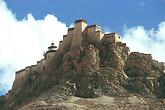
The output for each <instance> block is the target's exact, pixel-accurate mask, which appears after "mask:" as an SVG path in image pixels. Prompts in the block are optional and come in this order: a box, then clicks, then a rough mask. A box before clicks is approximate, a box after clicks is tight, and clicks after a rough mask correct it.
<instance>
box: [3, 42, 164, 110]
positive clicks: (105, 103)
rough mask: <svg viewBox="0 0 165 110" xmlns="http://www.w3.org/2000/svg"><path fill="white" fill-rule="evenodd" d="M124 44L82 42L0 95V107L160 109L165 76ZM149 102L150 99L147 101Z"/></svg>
mask: <svg viewBox="0 0 165 110" xmlns="http://www.w3.org/2000/svg"><path fill="white" fill-rule="evenodd" d="M155 62H156V61H155V60H153V59H152V57H151V55H148V54H143V53H137V52H133V53H130V50H129V48H128V47H126V46H125V45H118V44H116V45H115V44H108V43H96V44H85V45H83V46H81V47H77V48H75V49H74V50H71V51H68V52H66V53H65V54H63V55H58V56H56V57H54V58H53V59H52V60H51V61H50V63H49V64H48V65H47V66H46V67H45V69H44V70H43V71H40V72H37V71H36V72H34V73H30V74H29V75H28V76H27V77H26V78H25V79H24V80H23V82H21V87H20V88H19V89H15V88H16V87H15V85H14V86H13V89H12V90H11V91H9V94H8V95H7V96H3V97H0V106H1V109H4V110H8V109H23V110H24V109H58V110H59V109H99V110H100V109H110V108H111V109H135V108H136V109H163V107H164V105H165V101H164V99H163V98H165V74H164V72H163V71H164V69H163V68H161V67H160V66H159V65H158V64H159V62H156V63H155ZM151 99H152V100H151Z"/></svg>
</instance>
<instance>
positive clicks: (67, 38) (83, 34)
mask: <svg viewBox="0 0 165 110" xmlns="http://www.w3.org/2000/svg"><path fill="white" fill-rule="evenodd" d="M96 42H105V43H113V44H116V45H121V46H126V43H122V42H121V36H120V35H119V34H118V33H108V34H105V32H103V31H101V27H100V26H98V25H90V26H88V25H87V21H85V20H83V19H80V20H76V21H75V27H74V28H69V29H68V33H67V35H64V36H63V41H60V43H59V48H58V49H57V50H56V48H57V47H56V46H55V45H54V43H52V44H51V46H50V47H48V51H47V52H46V53H45V54H44V59H42V60H41V61H37V64H36V65H31V66H28V67H26V68H25V69H22V70H20V71H17V72H16V77H15V81H14V84H13V86H15V87H16V88H19V87H20V86H21V83H20V80H23V79H24V77H26V76H27V75H28V74H30V73H33V72H41V71H44V69H45V68H46V67H47V66H48V65H47V64H48V63H49V62H50V61H51V60H52V58H54V57H56V56H58V55H60V54H64V53H66V52H68V51H69V50H72V49H74V48H76V47H79V46H82V45H84V44H85V43H93V44H94V43H96ZM149 56H151V55H149ZM157 63H158V62H155V64H157ZM159 64H160V63H159ZM159 67H161V68H162V67H163V68H164V63H162V64H160V65H159Z"/></svg>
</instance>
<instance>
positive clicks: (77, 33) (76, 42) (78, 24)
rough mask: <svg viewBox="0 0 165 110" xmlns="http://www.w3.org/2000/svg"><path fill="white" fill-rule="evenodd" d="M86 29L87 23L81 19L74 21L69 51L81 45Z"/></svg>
mask: <svg viewBox="0 0 165 110" xmlns="http://www.w3.org/2000/svg"><path fill="white" fill-rule="evenodd" d="M86 27H87V21H85V20H83V19H81V20H76V21H75V28H74V34H73V37H72V43H71V49H73V48H75V47H77V46H80V45H82V41H83V34H82V33H83V31H84V30H85V28H86Z"/></svg>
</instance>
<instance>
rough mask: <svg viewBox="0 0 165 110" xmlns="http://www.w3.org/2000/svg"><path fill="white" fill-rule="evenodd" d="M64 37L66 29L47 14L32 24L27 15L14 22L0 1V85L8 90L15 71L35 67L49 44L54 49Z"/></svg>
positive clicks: (13, 17)
mask: <svg viewBox="0 0 165 110" xmlns="http://www.w3.org/2000/svg"><path fill="white" fill-rule="evenodd" d="M66 33H67V27H66V25H65V24H64V23H62V22H60V21H58V19H57V18H56V17H55V16H53V15H50V14H48V15H47V16H46V17H45V18H44V19H42V20H35V18H34V17H33V16H32V14H28V15H27V18H25V19H23V20H21V21H18V20H17V19H16V17H15V15H14V14H13V13H12V12H11V11H10V10H9V9H8V8H7V6H6V3H5V2H4V1H3V0H0V53H1V54H0V68H2V69H3V71H0V72H1V73H0V75H1V77H0V83H1V84H4V85H8V89H10V88H11V86H12V82H13V80H14V77H15V70H19V69H23V68H25V67H26V66H30V65H32V64H36V61H38V60H40V59H41V58H42V53H43V51H44V50H47V47H48V46H49V45H50V43H51V42H52V40H53V41H54V43H55V45H57V46H58V45H59V41H60V40H62V38H63V37H62V36H63V35H64V34H66ZM4 89H5V88H4Z"/></svg>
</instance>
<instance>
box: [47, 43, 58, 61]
mask: <svg viewBox="0 0 165 110" xmlns="http://www.w3.org/2000/svg"><path fill="white" fill-rule="evenodd" d="M56 48H57V47H56V46H55V45H54V43H53V42H52V43H51V46H49V47H48V51H47V52H46V53H45V59H47V58H52V57H53V56H55V52H56V51H57V50H56Z"/></svg>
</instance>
